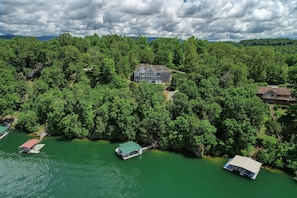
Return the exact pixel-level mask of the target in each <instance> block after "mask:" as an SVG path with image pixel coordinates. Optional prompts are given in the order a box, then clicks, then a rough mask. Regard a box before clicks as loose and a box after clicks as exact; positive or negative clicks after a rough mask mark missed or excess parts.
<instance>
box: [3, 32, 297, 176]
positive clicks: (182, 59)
mask: <svg viewBox="0 0 297 198" xmlns="http://www.w3.org/2000/svg"><path fill="white" fill-rule="evenodd" d="M0 42H1V45H0V68H1V73H0V75H1V78H0V80H1V83H0V93H1V95H0V118H2V119H5V118H7V117H13V118H15V122H14V124H13V127H15V129H16V130H19V131H25V132H28V133H30V132H34V131H37V130H38V129H40V128H42V127H44V128H45V130H46V131H47V133H49V134H50V135H64V136H66V137H70V138H74V137H78V138H89V139H107V140H120V141H125V140H136V141H138V142H140V143H143V144H144V143H149V142H152V141H153V140H157V141H158V146H159V148H160V149H166V150H175V151H190V152H194V153H195V154H196V155H198V156H203V155H219V156H220V155H230V156H232V155H234V154H241V155H245V156H251V157H253V158H255V159H257V160H259V161H261V162H262V163H264V164H266V165H271V166H273V167H277V168H282V169H286V170H289V171H291V172H292V173H294V172H295V174H296V173H297V172H296V171H297V137H296V132H295V129H296V126H297V125H296V122H295V120H296V111H297V107H296V106H295V105H291V106H281V105H276V106H275V107H274V108H275V112H276V114H275V115H276V117H277V119H272V116H271V115H270V111H269V106H268V105H267V104H265V103H264V102H263V101H262V100H261V99H260V98H259V97H257V96H256V91H257V87H258V85H268V84H272V85H281V86H289V88H290V89H292V90H293V91H294V89H295V87H296V86H297V51H296V49H297V48H296V41H294V40H288V39H275V40H274V39H263V40H261V39H260V40H246V41H241V42H239V43H232V42H228V43H227V42H208V41H205V40H200V39H197V38H195V37H190V38H188V39H187V40H185V41H181V40H179V39H177V38H157V39H155V40H152V41H150V42H148V39H147V38H146V37H143V36H139V37H137V38H130V37H125V36H118V35H112V36H102V37H99V36H98V35H96V34H94V35H92V36H86V37H85V38H78V37H74V36H71V35H70V34H62V35H60V36H59V37H57V38H54V39H51V40H49V41H44V42H43V41H38V40H37V39H36V38H28V37H15V38H13V39H10V40H4V39H1V40H0ZM139 63H150V64H158V65H166V66H168V67H169V68H170V69H173V70H178V71H182V72H184V73H178V72H173V73H172V76H173V77H172V83H171V84H170V85H161V84H149V83H148V82H140V83H135V82H132V81H130V79H133V71H134V68H135V66H136V65H137V64H139ZM167 90H177V92H175V94H174V95H173V99H168V97H167V94H168V91H167Z"/></svg>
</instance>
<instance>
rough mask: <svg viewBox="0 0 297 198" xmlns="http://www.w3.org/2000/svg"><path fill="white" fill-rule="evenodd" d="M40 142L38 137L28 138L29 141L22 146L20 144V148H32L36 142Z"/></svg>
mask: <svg viewBox="0 0 297 198" xmlns="http://www.w3.org/2000/svg"><path fill="white" fill-rule="evenodd" d="M38 143H39V140H38V139H31V140H28V141H27V142H25V143H24V144H22V145H21V146H19V148H28V149H30V148H32V147H33V146H35V145H36V144H38Z"/></svg>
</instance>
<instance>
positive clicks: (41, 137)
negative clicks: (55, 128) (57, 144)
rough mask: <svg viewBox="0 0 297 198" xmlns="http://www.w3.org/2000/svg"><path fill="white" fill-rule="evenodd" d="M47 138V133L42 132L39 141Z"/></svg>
mask: <svg viewBox="0 0 297 198" xmlns="http://www.w3.org/2000/svg"><path fill="white" fill-rule="evenodd" d="M45 136H47V133H46V132H42V133H41V134H40V135H39V140H40V141H41V140H43V138H44V137H45Z"/></svg>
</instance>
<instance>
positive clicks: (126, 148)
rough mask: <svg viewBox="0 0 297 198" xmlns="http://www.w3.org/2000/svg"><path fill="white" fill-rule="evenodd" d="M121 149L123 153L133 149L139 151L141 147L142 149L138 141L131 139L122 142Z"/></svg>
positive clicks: (125, 153)
mask: <svg viewBox="0 0 297 198" xmlns="http://www.w3.org/2000/svg"><path fill="white" fill-rule="evenodd" d="M119 149H120V150H121V151H122V155H127V154H129V153H131V152H132V151H138V150H139V149H141V146H140V145H139V144H137V143H136V142H133V141H129V142H126V143H123V144H120V148H119Z"/></svg>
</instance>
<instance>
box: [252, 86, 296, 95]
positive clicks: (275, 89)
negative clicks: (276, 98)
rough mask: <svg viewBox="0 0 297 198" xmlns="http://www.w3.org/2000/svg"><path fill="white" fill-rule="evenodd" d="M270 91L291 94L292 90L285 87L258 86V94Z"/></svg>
mask: <svg viewBox="0 0 297 198" xmlns="http://www.w3.org/2000/svg"><path fill="white" fill-rule="evenodd" d="M268 92H274V93H275V94H277V95H280V96H290V95H291V91H290V90H289V89H288V88H285V87H258V91H257V94H262V95H263V94H266V93H268Z"/></svg>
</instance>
